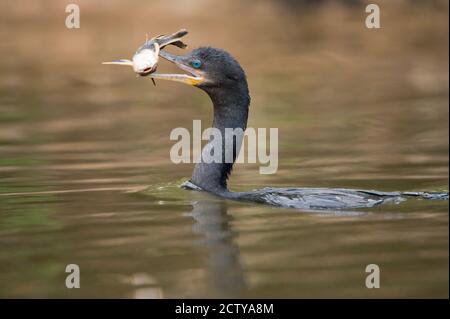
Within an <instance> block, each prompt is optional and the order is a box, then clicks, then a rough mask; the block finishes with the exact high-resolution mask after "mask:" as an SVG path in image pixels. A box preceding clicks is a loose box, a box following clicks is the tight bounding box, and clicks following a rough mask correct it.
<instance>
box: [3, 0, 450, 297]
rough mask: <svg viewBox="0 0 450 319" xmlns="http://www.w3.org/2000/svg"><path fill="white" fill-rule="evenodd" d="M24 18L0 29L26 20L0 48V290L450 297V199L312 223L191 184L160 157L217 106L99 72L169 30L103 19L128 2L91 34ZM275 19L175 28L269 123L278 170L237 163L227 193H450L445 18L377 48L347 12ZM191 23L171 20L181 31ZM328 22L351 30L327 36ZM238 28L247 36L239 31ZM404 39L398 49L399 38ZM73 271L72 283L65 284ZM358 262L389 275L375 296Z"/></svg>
mask: <svg viewBox="0 0 450 319" xmlns="http://www.w3.org/2000/svg"><path fill="white" fill-rule="evenodd" d="M55 3H56V2H55ZM262 3H266V2H262ZM153 6H156V7H155V8H156V9H158V8H159V9H161V7H164V5H163V4H161V3H158V4H157V5H156V4H155V5H153ZM17 8H18V9H13V8H12V7H10V8H7V9H8V10H10V11H9V13H10V14H9V15H8V17H6V16H4V20H1V21H3V22H2V23H5V24H7V23H12V22H14V23H15V25H17V26H18V27H17V28H16V29H15V39H11V42H10V45H8V46H6V45H4V44H3V46H2V47H0V49H1V50H2V52H3V53H4V54H2V56H3V57H4V58H3V59H2V60H1V61H0V70H1V72H2V76H1V78H0V80H1V82H0V243H1V249H0V282H1V285H0V296H2V297H133V298H141V297H142V298H167V297H448V267H449V263H448V249H449V242H448V231H449V228H448V202H446V201H423V200H409V201H407V202H403V203H400V204H391V205H386V206H383V207H377V208H373V209H368V210H360V211H352V212H341V213H336V212H334V213H332V212H329V213H327V212H322V213H311V212H302V211H300V210H295V209H281V208H275V207H269V206H263V205H256V204H250V203H238V202H231V201H225V200H220V199H217V198H215V197H213V196H210V195H208V194H205V193H199V192H190V191H186V190H182V189H180V188H179V187H178V185H179V184H180V183H181V182H183V181H184V180H186V179H188V178H189V176H190V172H191V170H192V165H190V164H182V165H175V164H173V163H172V162H171V161H170V160H169V150H170V147H171V146H172V143H173V142H172V141H170V140H169V133H170V131H171V130H172V129H173V128H175V127H186V128H192V120H193V119H201V120H202V121H203V124H204V125H205V126H207V124H209V123H210V121H211V106H210V102H209V100H208V98H207V97H206V96H205V95H204V94H203V93H202V92H200V91H199V90H196V89H194V88H189V87H184V86H182V85H181V84H176V83H163V82H158V85H157V87H153V86H152V84H151V81H150V80H149V79H142V78H138V79H136V78H135V77H134V76H133V74H132V73H131V71H130V70H124V69H119V68H111V67H105V66H101V65H100V62H101V61H104V60H110V59H111V58H117V57H123V56H124V55H127V54H129V53H130V54H131V53H132V52H133V51H134V49H135V48H137V46H138V44H140V42H141V41H142V40H143V35H144V34H145V32H148V31H149V30H151V29H152V28H153V29H158V32H156V33H162V32H159V31H161V30H167V32H172V31H175V30H176V29H178V28H179V27H180V25H179V22H177V21H173V22H170V23H169V22H167V21H164V19H163V17H155V21H153V22H148V21H146V20H145V19H146V11H143V12H139V13H136V14H137V16H136V17H135V19H136V20H133V21H135V22H133V23H132V24H120V23H117V21H114V22H111V21H110V20H108V18H107V17H109V15H110V14H112V13H118V12H122V11H121V8H120V6H119V5H112V6H111V8H110V9H109V11H106V12H105V13H103V12H100V11H99V10H97V9H94V8H92V7H90V6H87V9H86V10H87V12H88V14H86V20H84V25H83V27H82V28H81V29H80V30H79V31H69V30H66V29H65V28H62V27H61V26H60V23H61V21H62V20H61V19H60V18H58V17H57V16H56V17H55V18H54V19H48V17H45V16H43V14H42V12H41V11H39V10H40V9H39V8H34V9H29V8H28V7H25V6H24V7H23V8H22V7H20V6H18V7H17ZM24 8H27V10H31V11H30V12H31V13H29V15H28V16H29V19H28V20H27V21H28V22H27V21H23V20H20V19H19V13H22V11H20V10H25V9H24ZM156 9H155V10H156ZM172 9H173V8H172ZM269 9H270V10H269ZM272 9H273V8H272V7H271V5H268V4H266V5H263V4H259V5H258V6H256V8H253V10H256V11H257V12H259V14H260V15H262V16H266V17H267V19H269V20H270V21H273V22H277V23H278V24H273V25H274V26H275V30H271V31H270V32H269V31H268V30H266V29H264V28H267V25H266V24H265V22H264V21H261V19H260V18H258V17H254V18H251V17H250V16H249V20H246V21H241V20H239V21H237V22H236V25H234V26H230V29H229V30H228V31H227V32H228V33H229V34H231V35H232V34H234V35H236V37H237V38H233V37H232V36H231V35H228V33H226V32H225V31H223V30H222V28H220V27H219V26H217V24H218V22H217V21H216V20H214V19H213V18H205V19H203V20H201V21H203V23H205V24H206V25H208V26H209V27H211V29H210V33H208V32H206V31H205V30H204V29H202V28H200V27H199V26H198V25H197V24H195V23H193V22H192V23H186V24H184V25H183V26H186V27H188V28H189V29H190V30H191V31H192V33H191V35H189V36H188V38H187V39H186V41H187V42H188V43H189V44H192V46H191V47H195V46H197V45H200V44H202V43H204V42H207V43H212V44H214V45H216V46H221V47H224V48H229V50H230V51H231V52H233V53H234V55H235V56H236V57H237V58H238V60H239V61H241V63H242V65H243V67H244V68H245V69H246V70H247V74H248V78H249V83H250V89H251V95H252V105H251V113H250V123H249V125H250V126H252V127H278V128H279V141H280V144H279V151H280V154H279V169H278V172H277V174H275V175H259V174H258V166H257V165H248V164H245V165H242V164H240V165H237V167H236V168H235V169H234V171H233V175H232V178H231V180H230V185H231V188H232V189H234V190H247V189H251V188H257V187H261V186H267V185H270V186H278V187H282V186H301V187H308V186H310V187H348V188H366V189H378V190H402V191H408V190H429V191H431V190H447V189H448V110H449V109H448V62H447V55H448V48H447V46H448V42H446V41H448V40H447V35H448V29H445V28H443V25H444V23H445V24H447V23H448V13H447V14H442V13H437V12H435V11H431V12H430V13H427V12H428V11H426V12H425V13H424V14H423V15H424V16H425V18H423V19H424V21H420V18H419V21H416V20H415V23H413V24H408V23H405V24H402V25H401V26H397V27H401V28H403V29H401V30H400V31H403V33H401V32H400V31H398V30H397V29H396V28H389V26H387V27H386V32H388V33H385V34H384V35H383V36H379V35H374V37H375V38H374V39H373V41H377V42H376V43H377V46H376V48H374V47H373V46H372V45H373V42H370V41H368V40H367V37H368V35H367V34H366V33H365V32H366V31H365V30H359V31H357V32H356V31H351V30H354V29H353V28H355V27H356V26H358V16H357V15H352V14H350V13H345V12H347V11H346V10H349V9H342V10H341V9H337V8H334V9H333V10H334V11H333V10H332V11H329V12H328V13H327V12H326V11H324V12H322V11H321V13H316V15H315V16H314V17H315V18H311V17H309V18H305V19H304V20H303V22H302V24H301V25H300V26H297V27H295V28H294V26H296V25H297V24H298V23H297V22H296V21H297V20H296V19H297V18H298V16H297V15H294V16H293V17H289V16H287V15H286V11H283V10H284V9H278V11H277V10H275V11H272ZM14 10H17V11H14ZM33 10H35V11H33ZM54 10H55V11H54V12H55V14H56V13H57V12H59V11H58V10H59V7H56V9H54ZM148 10H149V11H150V10H151V8H149V9H148ZM228 10H229V11H226V12H233V9H228ZM246 10H250V9H246ZM352 10H355V9H352ZM2 11H3V10H2ZM24 12H25V11H24ZM52 12H53V11H52ZM195 12H197V11H195ZM195 12H194V11H193V12H190V11H188V13H186V12H181V13H180V12H178V11H176V10H175V13H174V15H175V16H176V17H179V19H184V20H182V21H192V20H193V19H194V18H195V17H197V16H196V13H195ZM244 12H245V11H244ZM333 12H334V13H333ZM352 12H353V11H352ZM399 12H403V11H401V10H400V11H395V10H394V9H393V11H392V12H390V15H389V14H387V15H386V16H387V17H392V18H390V19H391V20H388V21H391V22H392V23H393V22H394V21H399V20H396V19H395V14H399ZM264 13H265V14H266V15H264ZM269 13H270V14H269ZM121 14H122V16H119V18H118V21H119V22H120V21H122V19H123V20H124V21H125V20H126V17H125V16H123V15H124V14H125V13H121ZM291 14H292V13H291ZM297 14H299V15H300V14H301V13H297ZM330 14H332V16H333V17H338V19H340V17H341V18H342V16H346V15H348V16H350V17H356V18H355V19H354V20H351V19H350V21H348V19H347V20H346V21H347V22H346V23H347V24H345V26H346V27H345V28H344V27H342V29H341V28H334V29H328V28H327V26H328V23H329V22H328V21H329V19H325V17H326V16H327V15H330ZM415 17H417V15H415ZM430 17H434V19H435V21H434V22H433V23H430V22H427V21H430V19H429V18H430ZM94 18H97V20H95V21H94ZM215 18H216V19H219V22H220V21H222V22H223V21H224V20H223V19H224V18H221V19H222V20H220V17H219V16H216V17H215ZM252 19H253V20H252ZM255 19H256V20H255ZM399 19H400V18H399ZM401 19H408V18H405V17H404V16H402V17H401ZM60 20H61V21H60ZM99 21H103V23H100V22H99ZM144 21H146V22H147V24H148V23H150V27H148V28H145V31H144V29H143V28H142V25H143V23H144ZM249 21H250V22H252V23H253V24H252V25H253V27H254V29H249V30H248V31H242V30H246V29H245V28H243V29H242V30H241V29H239V28H242V27H245V25H246V23H250V22H249ZM338 21H341V20H338ZM407 21H409V20H407ZM439 21H442V23H441V22H439ZM420 23H422V24H420ZM9 25H10V24H9ZM159 25H163V27H158V28H156V26H159ZM277 25H278V26H277ZM387 25H389V24H387ZM277 28H278V29H277ZM283 28H286V29H287V30H289V31H286V34H283V35H282V36H280V37H278V35H279V33H277V32H278V31H280V30H282V29H283ZM0 29H1V28H0ZM394 29H395V30H394ZM237 30H241V31H240V32H243V33H242V34H240V33H239V32H238V31H237ZM254 30H259V31H267V33H266V34H261V32H259V33H258V34H257V35H254V33H253V32H254ZM411 30H413V31H417V32H407V31H411ZM71 32H75V33H71ZM77 32H78V33H77ZM271 32H273V33H271ZM352 32H356V35H355V34H353V33H352ZM349 33H350V34H352V36H351V37H350V36H349ZM430 33H431V34H433V35H434V38H433V37H431V38H430ZM211 34H215V35H216V36H217V38H216V37H214V38H212V36H211ZM251 35H254V36H255V41H254V43H252V45H251V46H250V45H248V44H246V43H245V42H244V41H243V39H245V38H246V37H250V36H251ZM265 37H268V38H269V39H270V40H271V42H270V43H268V41H265ZM349 38H350V39H351V40H349ZM288 39H291V41H287V40H288ZM292 39H298V41H292ZM317 39H319V40H317ZM339 39H340V40H339ZM399 39H401V40H402V41H404V42H405V43H406V44H404V45H403V46H401V47H398V46H394V45H392V44H393V43H398V41H399ZM444 39H445V40H444ZM341 42H345V43H346V44H345V45H344V44H343V43H342V44H341ZM74 43H75V44H74ZM401 43H403V42H401ZM274 47H276V48H277V50H273V48H274ZM412 48H413V49H414V50H412ZM173 52H175V50H174V51H173ZM176 52H179V51H176ZM255 52H258V54H257V55H255ZM384 56H389V57H390V58H384ZM160 68H161V69H163V68H164V69H166V70H172V66H170V65H168V64H167V63H162V65H161V66H160ZM72 263H74V264H78V265H79V266H80V268H81V289H72V290H69V289H67V288H66V287H65V284H64V283H65V278H66V275H67V274H66V273H65V272H64V270H65V267H66V265H67V264H72ZM368 264H377V265H379V266H380V269H381V288H380V289H372V290H369V289H367V288H366V287H365V284H364V283H365V278H366V275H367V274H366V273H365V268H366V266H367V265H368Z"/></svg>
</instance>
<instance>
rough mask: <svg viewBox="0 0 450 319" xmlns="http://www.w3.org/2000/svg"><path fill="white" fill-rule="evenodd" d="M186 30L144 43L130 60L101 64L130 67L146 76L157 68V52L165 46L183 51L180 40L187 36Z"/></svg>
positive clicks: (183, 46) (184, 45)
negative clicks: (171, 46)
mask: <svg viewBox="0 0 450 319" xmlns="http://www.w3.org/2000/svg"><path fill="white" fill-rule="evenodd" d="M187 33H188V32H187V30H186V29H181V30H179V31H178V32H175V33H173V34H171V35H160V36H157V37H154V38H152V39H150V40H146V41H145V43H144V44H143V45H142V46H141V47H140V48H139V49H138V50H137V51H136V53H135V54H134V56H133V58H132V59H131V60H128V59H120V60H115V61H111V62H103V63H102V64H114V65H125V66H131V67H132V68H133V70H134V72H135V73H136V74H138V75H140V76H147V75H149V74H151V73H153V72H155V71H156V68H157V67H158V60H159V52H160V49H161V48H164V47H165V46H166V45H174V46H177V47H179V48H182V49H184V48H185V47H186V44H184V43H183V42H182V41H181V40H180V39H181V38H182V37H183V36H185V35H186V34H187Z"/></svg>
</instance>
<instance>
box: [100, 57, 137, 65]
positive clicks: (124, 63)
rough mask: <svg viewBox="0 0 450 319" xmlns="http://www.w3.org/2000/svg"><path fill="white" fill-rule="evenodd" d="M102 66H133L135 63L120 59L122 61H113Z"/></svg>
mask: <svg viewBox="0 0 450 319" xmlns="http://www.w3.org/2000/svg"><path fill="white" fill-rule="evenodd" d="M102 64H116V65H127V66H133V61H131V60H128V59H120V60H115V61H111V62H102Z"/></svg>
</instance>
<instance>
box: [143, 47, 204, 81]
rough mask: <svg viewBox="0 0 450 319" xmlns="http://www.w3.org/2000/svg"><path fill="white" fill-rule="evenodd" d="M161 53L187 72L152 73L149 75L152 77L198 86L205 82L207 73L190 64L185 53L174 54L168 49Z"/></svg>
mask: <svg viewBox="0 0 450 319" xmlns="http://www.w3.org/2000/svg"><path fill="white" fill-rule="evenodd" d="M159 55H160V56H161V57H162V58H164V59H166V60H167V61H170V62H172V63H174V64H175V65H176V66H177V67H179V68H180V69H182V70H183V71H185V72H186V73H187V74H162V73H150V74H149V76H150V77H151V78H152V79H161V80H170V81H176V82H182V83H185V84H189V85H193V86H197V85H200V84H202V83H204V82H205V74H204V72H202V71H201V70H198V69H195V68H193V67H192V66H191V65H190V64H189V60H188V59H187V58H186V57H185V56H183V55H174V54H171V53H168V52H166V51H162V50H161V51H160V52H159Z"/></svg>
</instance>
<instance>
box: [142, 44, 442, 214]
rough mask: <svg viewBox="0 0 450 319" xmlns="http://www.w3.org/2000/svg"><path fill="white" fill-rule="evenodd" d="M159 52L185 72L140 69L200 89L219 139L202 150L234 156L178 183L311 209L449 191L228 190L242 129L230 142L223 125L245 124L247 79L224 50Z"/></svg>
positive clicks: (205, 166) (201, 168)
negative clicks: (210, 105) (207, 99)
mask: <svg viewBox="0 0 450 319" xmlns="http://www.w3.org/2000/svg"><path fill="white" fill-rule="evenodd" d="M160 56H161V57H163V58H164V59H166V60H168V61H170V62H173V63H174V64H175V65H176V66H178V67H179V68H180V69H182V70H184V71H185V72H187V74H158V73H152V74H148V73H145V74H142V75H148V76H150V77H152V78H154V79H165V80H172V81H178V82H183V83H186V84H189V85H193V86H196V87H198V88H200V89H202V90H203V91H205V92H206V93H207V94H208V95H209V97H210V98H211V101H212V103H213V106H214V119H213V124H212V127H214V128H216V129H219V130H220V132H221V133H222V137H223V140H222V141H217V140H214V139H210V140H209V142H208V144H207V145H206V146H205V147H204V148H203V150H202V154H203V153H204V152H208V151H209V150H210V149H211V147H213V146H217V147H221V148H222V157H223V159H225V156H226V154H228V155H229V156H230V155H231V156H232V158H233V162H231V163H227V162H226V161H225V160H223V161H222V162H221V163H215V162H213V163H207V162H205V161H203V160H201V161H200V163H198V164H196V166H195V168H194V171H193V173H192V178H191V180H190V181H189V182H186V183H185V184H184V185H183V186H184V187H185V188H189V189H195V190H204V191H207V192H210V193H213V194H215V195H218V196H220V197H223V198H228V199H233V200H245V201H251V202H258V203H265V204H271V205H276V206H282V207H295V208H301V209H310V210H345V209H354V208H364V207H373V206H375V205H379V204H382V203H386V202H400V201H403V200H405V198H406V197H417V198H423V199H444V200H448V192H443V193H434V192H432V193H430V192H380V191H372V190H356V189H329V188H271V187H267V188H263V189H259V190H254V191H250V192H231V191H229V190H228V187H227V180H228V177H229V175H230V173H231V170H232V167H233V163H234V160H235V159H236V157H237V154H238V151H239V148H240V145H241V142H242V139H243V135H239V136H237V137H236V138H235V140H234V142H233V143H231V145H233V147H232V148H231V147H228V148H227V146H229V145H230V144H227V143H225V142H224V139H225V136H226V134H225V128H232V129H237V128H241V129H242V130H245V129H246V127H247V119H248V112H249V105H250V95H249V91H248V86H247V79H246V75H245V72H244V70H243V69H242V67H241V66H240V64H239V63H238V62H237V61H236V60H235V59H234V58H233V57H232V56H231V55H230V54H229V53H227V52H226V51H224V50H221V49H216V48H211V47H201V48H198V49H195V50H194V51H192V52H190V53H187V54H186V55H174V54H171V53H168V52H166V51H163V50H161V51H160Z"/></svg>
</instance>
